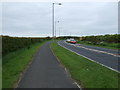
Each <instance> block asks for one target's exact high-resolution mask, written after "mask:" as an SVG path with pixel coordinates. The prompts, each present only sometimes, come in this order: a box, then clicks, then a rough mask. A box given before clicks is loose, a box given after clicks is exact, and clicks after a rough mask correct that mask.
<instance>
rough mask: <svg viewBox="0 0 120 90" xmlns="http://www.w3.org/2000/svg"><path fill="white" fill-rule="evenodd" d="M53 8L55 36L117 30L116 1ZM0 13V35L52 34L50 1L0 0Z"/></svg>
mask: <svg viewBox="0 0 120 90" xmlns="http://www.w3.org/2000/svg"><path fill="white" fill-rule="evenodd" d="M0 4H1V3H0ZM54 9H55V21H56V35H57V36H90V35H104V34H117V33H118V3H117V2H62V5H57V4H55V8H54ZM0 10H1V9H0ZM0 15H2V32H1V34H2V35H9V36H18V37H47V36H52V3H51V2H2V14H0ZM0 17H1V16H0ZM57 21H59V23H58V22H57ZM0 27H1V26H0Z"/></svg>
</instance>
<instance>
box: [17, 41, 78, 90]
mask: <svg viewBox="0 0 120 90" xmlns="http://www.w3.org/2000/svg"><path fill="white" fill-rule="evenodd" d="M49 44H50V42H47V43H45V44H44V45H43V46H42V47H40V48H39V50H38V52H36V54H35V55H34V58H33V62H32V64H31V65H30V66H29V68H28V69H27V71H26V72H25V74H24V75H23V77H22V79H21V81H20V82H19V84H18V87H17V88H76V89H79V88H78V86H77V85H76V84H75V81H74V80H73V79H71V78H70V75H69V74H68V73H67V72H66V70H65V69H64V68H63V67H62V66H61V65H60V63H59V62H58V60H57V58H56V57H55V56H54V55H53V53H52V51H51V49H50V46H49Z"/></svg>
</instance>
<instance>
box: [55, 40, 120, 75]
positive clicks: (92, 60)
mask: <svg viewBox="0 0 120 90" xmlns="http://www.w3.org/2000/svg"><path fill="white" fill-rule="evenodd" d="M57 43H58V42H57ZM58 45H60V44H59V43H58ZM60 46H61V47H63V48H65V49H67V50H69V51H71V52H73V53H75V54H77V55H79V56H82V57H84V58H86V59H88V60H90V61H92V62H95V63H97V64H99V65H101V66H104V67H106V68H108V69H110V70H112V71H115V72H117V73H120V72H119V71H117V70H115V69H113V68H111V67H108V66H105V65H104V64H101V63H99V62H96V61H95V60H92V59H90V58H88V57H86V56H84V55H81V54H79V53H77V52H74V51H72V50H70V49H68V48H66V47H64V46H62V45H60Z"/></svg>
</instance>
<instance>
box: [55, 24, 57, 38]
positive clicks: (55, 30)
mask: <svg viewBox="0 0 120 90" xmlns="http://www.w3.org/2000/svg"><path fill="white" fill-rule="evenodd" d="M56 23H57V22H55V38H56V27H57V26H56Z"/></svg>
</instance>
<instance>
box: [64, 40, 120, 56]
mask: <svg viewBox="0 0 120 90" xmlns="http://www.w3.org/2000/svg"><path fill="white" fill-rule="evenodd" d="M64 42H65V41H64ZM65 43H66V42H65ZM66 44H68V43H66ZM69 45H73V46H75V47H80V48H83V49H86V50H90V51H94V52H99V53H105V54H109V55H112V56H116V57H120V55H118V54H113V53H109V52H105V51H101V50H96V49H90V48H86V47H84V46H80V44H79V45H78V44H77V45H74V44H69Z"/></svg>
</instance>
